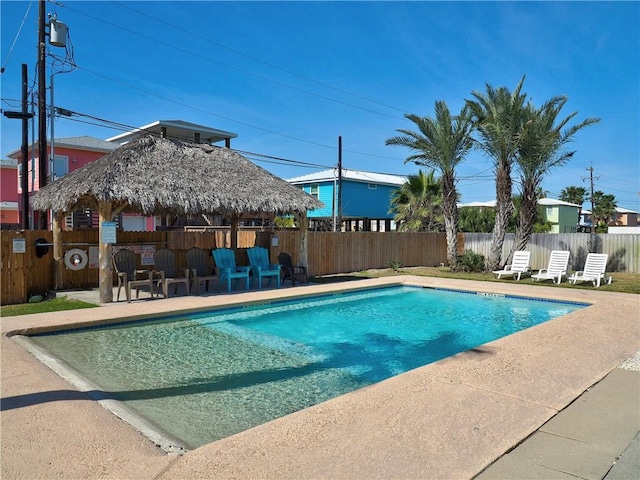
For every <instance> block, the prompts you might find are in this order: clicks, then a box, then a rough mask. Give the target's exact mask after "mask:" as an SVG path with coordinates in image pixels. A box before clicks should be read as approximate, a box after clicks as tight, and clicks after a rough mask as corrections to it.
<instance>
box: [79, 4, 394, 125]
mask: <svg viewBox="0 0 640 480" xmlns="http://www.w3.org/2000/svg"><path fill="white" fill-rule="evenodd" d="M67 8H69V9H70V10H72V11H74V12H76V13H79V14H80V15H84V16H86V17H88V18H91V19H93V20H96V21H98V22H102V23H105V24H106V25H109V26H111V27H115V28H119V29H121V30H124V31H125V32H129V33H131V34H133V35H136V36H138V37H141V38H144V39H146V40H149V41H151V42H154V43H157V44H159V45H162V46H163V47H166V48H171V49H173V50H177V51H178V52H181V53H184V54H187V55H191V56H193V57H196V58H199V59H201V60H205V61H207V62H211V63H214V64H216V65H220V66H223V67H225V68H228V69H231V70H235V71H237V72H240V73H243V74H245V75H249V76H252V77H255V78H258V79H260V80H265V81H267V82H271V83H274V84H276V85H279V86H281V87H285V88H289V89H291V90H294V91H297V92H300V93H304V94H306V95H311V96H314V97H318V98H321V99H323V100H327V101H329V102H333V103H337V104H340V105H345V106H348V107H351V108H356V109H358V110H363V111H365V112H369V113H374V114H376V115H382V116H385V117H390V118H397V119H404V118H403V117H399V116H397V115H390V114H388V113H383V112H379V111H376V110H371V109H370V108H365V107H361V106H358V105H354V104H352V103H348V102H343V101H341V100H336V99H334V98H330V97H327V96H325V95H320V94H318V93H314V92H310V91H308V90H304V89H302V88H298V87H295V86H293V85H289V84H286V83H284V82H280V81H278V80H274V79H272V78H269V77H265V76H263V75H258V74H256V73H253V72H250V71H248V70H244V69H242V68H238V67H234V66H232V65H228V64H226V63H223V62H220V61H218V60H214V59H212V58H210V57H206V56H204V55H200V54H198V53H195V52H193V51H191V50H186V49H184V48H180V47H177V46H175V45H172V44H170V43H166V42H163V41H161V40H158V39H157V38H153V37H150V36H148V35H143V34H142V33H140V32H136V31H134V30H131V29H129V28H125V27H123V26H121V25H118V24H116V23H112V22H108V21H106V20H104V19H103V18H97V17H94V16H92V15H89V14H87V13H85V12H81V11H79V10H76V9H74V8H70V7H67Z"/></svg>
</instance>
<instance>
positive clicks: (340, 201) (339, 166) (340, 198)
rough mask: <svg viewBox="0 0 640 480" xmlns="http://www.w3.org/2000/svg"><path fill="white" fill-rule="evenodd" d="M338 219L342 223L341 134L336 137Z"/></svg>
mask: <svg viewBox="0 0 640 480" xmlns="http://www.w3.org/2000/svg"><path fill="white" fill-rule="evenodd" d="M338 220H339V221H340V222H341V223H342V136H339V137H338ZM340 230H342V229H340Z"/></svg>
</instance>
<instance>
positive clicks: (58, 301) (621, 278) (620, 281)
mask: <svg viewBox="0 0 640 480" xmlns="http://www.w3.org/2000/svg"><path fill="white" fill-rule="evenodd" d="M394 275H417V276H424V277H443V278H458V279H462V280H478V281H482V282H504V283H513V282H515V280H512V279H502V280H498V279H496V276H495V275H494V274H492V273H466V272H452V271H450V270H449V268H447V267H411V268H400V269H399V270H398V271H394V270H392V269H390V268H384V269H377V270H365V271H362V272H355V273H352V274H349V275H335V276H334V275H328V276H325V277H319V278H315V279H313V280H314V281H315V282H316V283H333V282H341V281H348V280H355V279H357V278H376V277H390V276H394ZM520 282H521V283H525V284H526V285H546V286H550V285H552V286H554V287H557V288H582V289H587V290H593V289H594V287H593V285H592V284H591V283H590V282H587V283H579V284H577V285H571V284H570V283H569V282H567V281H563V282H562V283H561V284H560V285H555V284H552V283H551V282H549V281H547V282H533V281H531V279H530V278H528V277H523V279H522V280H520ZM598 290H600V291H604V292H621V293H635V294H640V274H637V273H613V282H612V283H611V285H601V286H600V288H599V289H598ZM97 306H98V305H95V304H93V303H87V302H82V301H80V300H74V299H70V298H67V297H57V298H54V299H51V300H44V301H42V302H39V303H24V304H20V305H5V306H3V307H0V316H2V317H9V316H14V315H28V314H31V313H44V312H57V311H61V310H76V309H80V308H92V307H97Z"/></svg>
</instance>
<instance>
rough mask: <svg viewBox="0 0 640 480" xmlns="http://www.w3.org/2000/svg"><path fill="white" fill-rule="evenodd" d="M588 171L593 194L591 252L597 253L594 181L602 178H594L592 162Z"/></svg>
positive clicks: (583, 178)
mask: <svg viewBox="0 0 640 480" xmlns="http://www.w3.org/2000/svg"><path fill="white" fill-rule="evenodd" d="M587 171H588V172H589V183H590V192H591V234H590V236H589V251H590V252H595V251H596V210H595V203H594V201H593V180H594V179H595V180H598V179H599V178H600V176H599V175H598V176H595V177H594V176H593V162H591V164H590V166H589V167H587ZM582 180H583V181H584V180H586V178H585V177H582Z"/></svg>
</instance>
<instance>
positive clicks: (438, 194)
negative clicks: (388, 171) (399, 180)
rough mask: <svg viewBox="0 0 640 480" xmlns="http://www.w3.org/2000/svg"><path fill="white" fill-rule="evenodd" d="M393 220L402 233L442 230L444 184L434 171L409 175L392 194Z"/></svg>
mask: <svg viewBox="0 0 640 480" xmlns="http://www.w3.org/2000/svg"><path fill="white" fill-rule="evenodd" d="M389 213H393V214H394V217H393V219H394V220H395V222H396V225H398V230H399V231H402V232H434V231H442V226H443V221H442V184H441V183H440V181H439V180H438V179H436V178H435V172H434V171H433V170H431V172H429V173H424V172H423V171H422V170H418V174H417V175H409V177H408V179H407V181H406V182H405V183H404V184H403V185H402V186H401V187H400V188H398V189H397V190H394V192H393V193H392V195H391V209H390V210H389Z"/></svg>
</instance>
